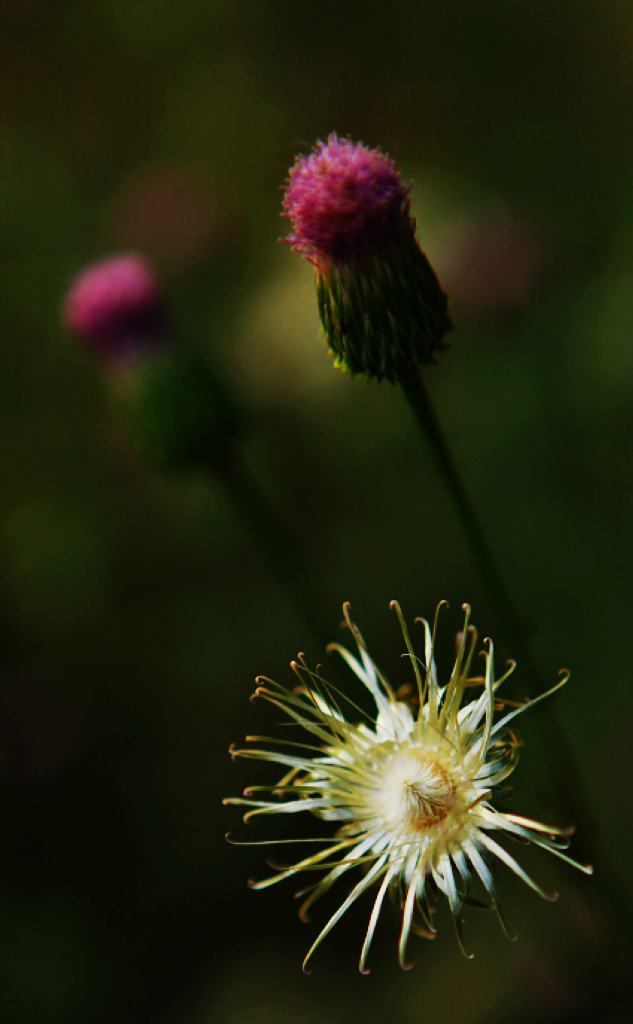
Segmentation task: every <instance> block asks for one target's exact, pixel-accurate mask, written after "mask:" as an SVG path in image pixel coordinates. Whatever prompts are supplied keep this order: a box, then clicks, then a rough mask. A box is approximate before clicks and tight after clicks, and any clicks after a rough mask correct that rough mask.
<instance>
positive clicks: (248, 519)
mask: <svg viewBox="0 0 633 1024" xmlns="http://www.w3.org/2000/svg"><path fill="white" fill-rule="evenodd" d="M212 469H213V473H214V475H215V476H216V477H218V478H219V479H220V480H221V482H222V484H223V486H224V489H225V491H226V494H227V496H228V498H229V500H230V502H231V504H232V505H233V507H234V508H235V510H236V512H237V514H238V515H239V517H240V519H241V520H242V522H243V523H244V524H245V526H246V528H247V530H248V531H249V533H250V534H251V536H252V537H253V539H254V541H255V543H256V545H257V548H258V550H259V553H260V555H261V556H262V559H263V561H264V562H265V563H266V565H267V567H268V570H269V572H270V574H271V576H272V577H273V578H274V579H275V581H276V583H277V585H278V586H279V589H280V590H281V591H282V592H283V593H284V595H285V597H286V600H287V601H288V603H289V604H290V606H291V607H292V609H293V610H294V612H295V614H296V615H297V617H298V618H299V619H300V621H301V623H302V625H303V627H304V629H305V631H306V634H307V635H308V636H309V637H310V639H311V640H312V641H313V642H314V643H315V645H316V646H317V652H318V651H320V650H321V649H322V648H323V646H324V644H325V642H326V635H325V634H324V633H323V632H322V630H323V629H324V623H325V621H326V620H325V617H324V613H323V607H324V606H323V602H322V600H321V596H320V594H319V592H318V589H317V587H316V584H315V581H314V574H313V572H312V571H311V568H310V566H309V565H308V563H307V561H306V559H305V557H304V555H303V552H302V550H301V547H300V545H299V542H298V540H297V537H296V535H295V534H294V532H293V531H292V530H290V529H289V528H288V527H287V526H286V524H285V523H284V522H283V520H282V519H280V518H279V516H278V515H277V513H276V512H275V510H274V508H273V507H272V505H271V504H270V502H269V501H268V498H267V496H266V495H265V494H264V493H263V491H262V489H261V488H260V487H259V485H258V483H257V481H256V480H255V479H254V477H253V476H252V474H251V473H250V472H249V470H248V469H247V467H246V466H245V465H244V463H243V462H242V460H241V458H240V455H239V453H238V452H237V450H236V449H235V447H234V446H231V447H230V448H229V450H228V451H227V452H226V454H225V455H224V457H223V458H222V459H221V461H220V462H219V463H214V464H213V467H212Z"/></svg>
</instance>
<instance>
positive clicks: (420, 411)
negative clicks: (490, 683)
mask: <svg viewBox="0 0 633 1024" xmlns="http://www.w3.org/2000/svg"><path fill="white" fill-rule="evenodd" d="M401 384H402V388H403V390H404V393H405V395H406V397H407V400H408V402H409V405H410V406H411V409H412V411H413V414H414V416H415V418H416V420H417V422H418V425H419V427H420V430H421V432H422V434H423V435H424V437H425V438H426V439H427V441H428V442H429V444H430V445H431V449H432V452H433V455H434V457H435V463H436V465H437V468H438V471H439V473H440V476H441V477H442V480H443V481H444V485H445V487H446V490H447V491H448V493H449V495H450V497H451V499H452V501H453V504H454V506H455V510H456V512H457V515H458V518H459V521H460V523H461V526H462V529H463V531H464V535H465V537H466V540H467V542H468V546H469V548H470V551H471V554H472V557H473V561H474V562H475V564H476V565H477V567H478V569H479V572H480V574H481V577H482V580H483V582H484V585H485V587H486V589H487V591H488V595H489V598H490V600H491V602H492V604H493V607H494V608H495V611H496V613H497V616H498V618H499V622H500V624H501V625H502V626H503V628H504V630H505V632H506V635H507V637H508V643H509V644H511V645H512V648H513V653H515V654H516V657H517V661H518V662H519V664H522V665H524V666H525V668H526V669H527V671H528V673H529V674H530V675H531V676H532V677H533V678H534V679H535V680H536V681H537V682H538V685H539V687H540V688H541V689H543V690H544V689H546V685H545V682H544V680H543V675H542V673H541V672H540V671H539V669H538V666H537V665H536V662H535V660H534V657H533V656H532V652H531V650H530V646H529V644H528V642H527V640H526V637H525V633H524V629H523V624H522V622H521V619H520V617H519V614H518V612H517V610H516V608H515V606H514V603H513V601H512V598H511V596H510V593H509V591H508V588H507V587H506V584H505V582H504V579H503V576H502V575H501V572H500V570H499V568H498V566H497V563H496V561H495V557H494V554H493V551H492V548H491V546H490V544H489V543H488V540H487V538H486V535H485V533H484V529H483V527H482V525H481V522H480V520H479V517H478V515H477V513H476V511H475V507H474V505H473V502H472V500H471V498H470V495H469V493H468V491H467V490H466V486H465V484H464V482H463V480H462V477H461V475H460V472H459V470H458V468H457V466H456V464H455V461H454V459H453V456H452V453H451V451H450V448H449V446H448V443H447V441H446V437H445V435H444V431H443V430H442V426H441V424H440V421H439V419H438V416H437V413H436V411H435V408H434V407H433V404H432V402H431V398H430V395H429V393H428V390H427V388H426V386H425V384H424V381H423V379H422V375H421V374H420V372H419V371H418V370H415V371H413V372H412V373H411V374H409V376H408V377H407V378H406V379H404V380H402V381H401ZM541 720H542V723H543V728H544V730H545V737H544V738H545V742H546V744H547V747H548V749H549V750H551V751H552V756H555V757H556V759H557V765H556V775H557V777H558V778H559V779H560V780H561V781H562V780H565V783H566V786H565V794H566V797H567V796H568V797H570V798H571V801H572V810H573V811H574V815H575V819H576V823H577V824H580V823H581V821H582V825H583V828H582V831H581V835H580V841H581V842H583V843H584V844H585V847H587V846H588V845H589V842H590V839H589V837H590V836H591V835H592V834H594V832H593V831H592V828H593V825H592V818H593V815H592V814H591V813H590V811H589V808H588V806H587V802H586V800H585V799H584V796H583V792H584V787H583V784H582V779H581V778H580V776H579V773H578V771H577V769H576V766H575V762H574V757H573V754H572V751H571V749H570V747H569V744H568V742H567V739H566V737H565V734H564V732H563V730H562V729H561V727H560V725H559V724H558V721H557V720H556V717H555V715H554V714H549V715H544V716H542V719H541ZM553 781H555V780H553Z"/></svg>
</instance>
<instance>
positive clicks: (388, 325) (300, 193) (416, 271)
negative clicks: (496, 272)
mask: <svg viewBox="0 0 633 1024" xmlns="http://www.w3.org/2000/svg"><path fill="white" fill-rule="evenodd" d="M283 215H284V216H285V217H287V218H288V219H289V220H290V222H291V225H292V229H293V230H292V233H291V234H290V235H289V236H288V237H287V239H286V241H287V242H288V243H289V244H290V245H291V246H292V248H293V249H295V251H296V252H298V253H300V255H302V256H304V257H305V258H306V259H307V260H309V261H310V263H312V264H313V266H314V268H315V271H316V275H317V298H318V304H319V312H320V316H321V322H322V324H323V328H324V331H325V337H326V341H327V344H328V346H329V348H330V350H331V352H332V354H333V356H334V360H335V363H336V365H337V366H339V367H340V368H341V369H344V370H347V371H349V372H350V373H351V374H355V375H359V376H363V377H367V378H373V379H376V380H383V379H386V380H389V381H392V382H394V383H395V382H398V381H402V380H403V379H405V378H407V377H408V376H409V375H410V374H411V373H412V371H413V370H414V368H415V367H416V366H417V364H419V363H430V362H432V361H433V356H434V353H435V352H436V351H438V350H439V349H442V348H444V347H445V344H444V341H443V338H444V335H445V334H446V332H447V331H448V330H449V329H450V327H451V321H450V318H449V316H448V308H447V300H446V296H445V295H444V293H443V291H442V289H441V287H440V285H439V282H438V280H437V277H436V275H435V273H434V271H433V269H432V267H431V265H430V263H429V261H428V260H427V258H426V256H425V255H424V253H423V252H422V251H421V249H420V247H419V245H418V243H417V240H416V237H415V222H414V220H413V218H412V217H411V213H410V204H409V189H408V187H407V186H406V185H405V184H404V182H403V181H402V178H401V176H400V172H399V171H398V168H397V167H396V165H395V163H394V162H393V161H392V160H391V159H389V157H387V156H386V155H385V154H383V153H381V152H380V151H379V150H376V149H370V148H369V147H367V146H364V145H362V144H359V143H354V142H352V141H351V140H349V139H340V138H339V137H338V136H337V135H336V134H331V135H330V136H329V137H328V140H327V142H318V143H317V145H316V147H315V148H314V150H313V152H312V153H311V154H309V155H308V156H300V157H299V158H298V159H297V161H296V163H295V164H294V166H293V167H292V168H291V170H290V173H289V177H288V182H287V185H286V191H285V195H284V203H283Z"/></svg>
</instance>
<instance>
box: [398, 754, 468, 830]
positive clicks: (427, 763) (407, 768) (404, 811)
mask: <svg viewBox="0 0 633 1024" xmlns="http://www.w3.org/2000/svg"><path fill="white" fill-rule="evenodd" d="M455 793H456V786H455V782H454V781H453V779H452V778H451V776H450V774H449V773H448V771H447V770H446V769H445V768H444V766H443V765H441V764H439V763H438V762H437V761H436V760H433V759H431V758H428V757H424V756H423V755H418V754H417V753H399V754H396V755H395V757H393V759H392V760H391V761H390V762H389V764H388V766H387V770H386V772H385V775H384V776H383V779H382V780H381V787H380V800H379V803H380V810H381V812H382V814H383V815H384V817H385V819H386V822H385V823H386V824H387V825H388V827H389V828H391V829H393V830H395V831H398V832H420V831H423V830H424V829H426V828H429V827H430V826H431V825H436V824H437V823H438V822H440V821H442V819H443V818H445V817H446V815H447V814H448V812H449V811H450V809H451V807H452V806H453V804H454V802H455Z"/></svg>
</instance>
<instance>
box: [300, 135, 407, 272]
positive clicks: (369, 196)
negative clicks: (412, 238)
mask: <svg viewBox="0 0 633 1024" xmlns="http://www.w3.org/2000/svg"><path fill="white" fill-rule="evenodd" d="M408 191H409V189H408V187H407V186H406V185H405V184H404V183H403V181H402V178H401V176H400V172H399V171H398V168H397V167H396V165H395V163H394V162H393V160H391V159H390V158H389V157H388V156H385V154H384V153H381V152H380V151H379V150H377V149H370V148H369V147H368V146H364V145H362V144H361V143H355V142H352V141H351V140H350V139H340V138H339V137H338V136H337V135H336V134H335V133H332V134H331V135H330V136H329V137H328V139H327V142H318V143H317V144H316V146H315V148H314V150H313V151H312V153H310V154H309V155H308V156H300V157H299V158H298V159H297V161H296V163H295V164H294V166H293V167H292V168H291V170H290V174H289V177H288V183H287V186H286V192H285V196H284V204H283V205H284V212H283V215H284V216H285V217H287V218H288V219H289V220H290V222H291V225H292V229H293V230H292V233H291V234H290V235H289V236H288V237H287V238H286V241H287V242H288V243H289V244H290V245H291V246H292V248H293V249H295V250H296V251H297V252H299V253H301V255H302V256H305V257H306V258H307V259H309V260H310V261H311V262H313V263H315V264H316V265H317V266H321V267H323V266H324V265H327V263H328V262H329V261H332V262H334V263H344V262H350V261H353V260H355V259H357V258H363V256H369V255H371V254H372V253H375V252H376V251H379V250H380V249H381V248H383V247H384V246H385V245H387V244H388V243H389V242H390V241H392V240H395V239H397V238H398V236H399V234H400V232H401V231H402V227H403V224H404V225H406V226H410V227H411V230H412V229H413V224H412V221H411V218H410V216H409V202H408Z"/></svg>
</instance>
